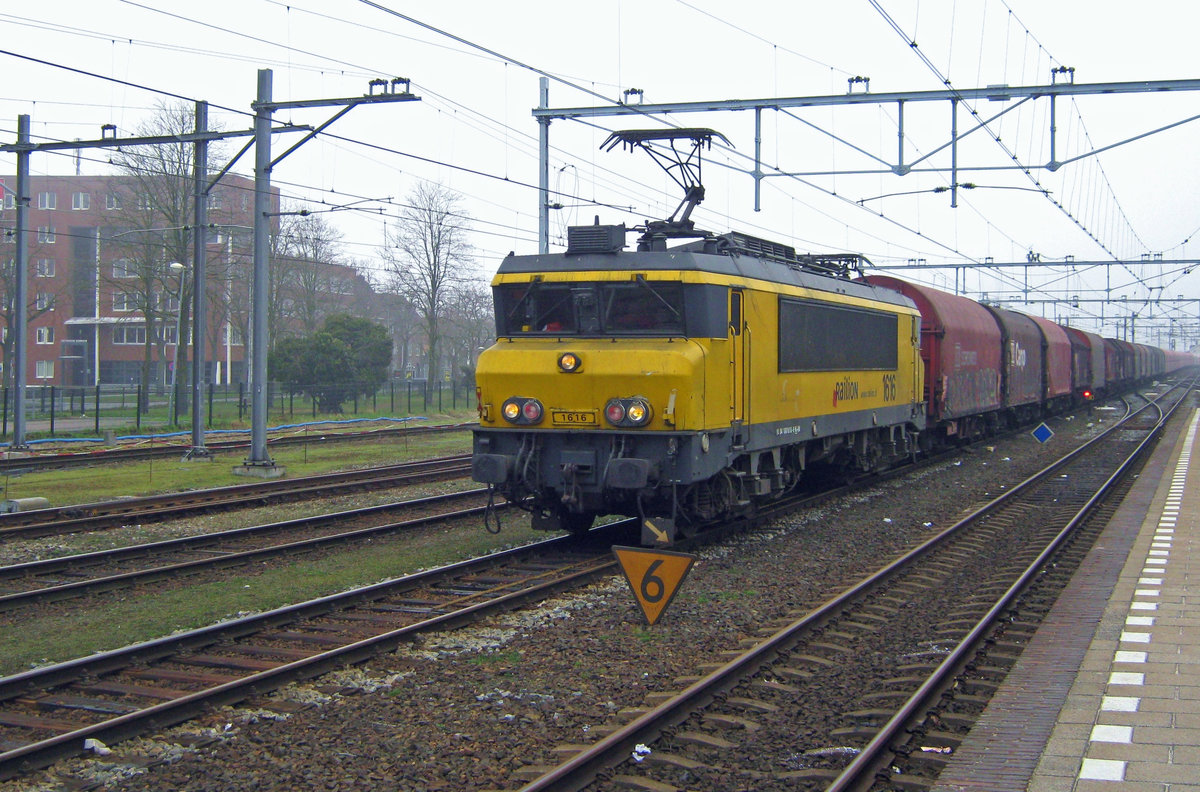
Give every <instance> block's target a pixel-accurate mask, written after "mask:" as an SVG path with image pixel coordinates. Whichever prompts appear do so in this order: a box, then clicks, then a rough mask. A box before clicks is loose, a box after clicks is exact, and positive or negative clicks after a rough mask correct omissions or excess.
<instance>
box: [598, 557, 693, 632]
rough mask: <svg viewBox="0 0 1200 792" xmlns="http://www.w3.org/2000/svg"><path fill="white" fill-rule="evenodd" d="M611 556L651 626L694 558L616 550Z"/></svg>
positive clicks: (673, 595)
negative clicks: (615, 559) (619, 567)
mask: <svg viewBox="0 0 1200 792" xmlns="http://www.w3.org/2000/svg"><path fill="white" fill-rule="evenodd" d="M613 555H615V556H616V557H617V563H619V564H620V565H621V571H622V572H624V573H625V579H626V580H627V581H629V588H630V589H632V590H633V596H634V598H635V599H637V601H638V605H640V606H642V613H643V614H645V616H646V623H647V624H651V625H653V624H654V623H655V622H656V621H658V617H659V616H661V615H662V612H663V611H664V610H666V609H667V606H668V605H670V604H671V600H673V599H674V598H675V594H676V593H677V592H678V591H679V586H680V584H682V583H683V579H684V578H685V577H687V573H688V571H689V570H690V569H691V568H692V564H694V563H696V558H697V557H696V556H694V555H692V554H690V553H676V552H672V551H670V550H646V549H644V548H641V547H618V546H614V547H613Z"/></svg>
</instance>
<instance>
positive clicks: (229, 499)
mask: <svg viewBox="0 0 1200 792" xmlns="http://www.w3.org/2000/svg"><path fill="white" fill-rule="evenodd" d="M470 470H471V457H470V455H466V454H464V455H460V456H451V457H441V458H437V459H426V460H420V461H416V462H405V463H402V464H398V465H386V466H382V467H374V468H366V469H362V470H350V471H342V472H337V473H325V474H322V475H317V476H302V477H297V478H291V479H276V480H274V481H264V482H255V483H253V484H235V485H233V486H229V487H214V488H211V489H202V490H189V491H185V492H172V493H167V494H163V495H150V496H147V497H141V498H122V499H120V500H112V501H104V502H100V503H88V504H80V505H75V506H63V507H58V508H51V509H36V510H34V511H28V512H15V513H12V514H4V515H0V542H2V541H4V540H6V539H33V538H38V537H43V536H55V535H59V534H69V533H81V532H84V531H97V530H102V529H104V528H112V527H119V526H122V525H130V524H144V523H151V522H157V521H162V520H167V519H177V518H180V517H184V516H187V515H190V514H200V513H209V512H215V511H224V510H231V509H241V508H247V507H249V506H261V505H264V504H268V503H284V502H289V501H298V500H311V499H315V498H325V497H330V496H333V495H337V494H342V493H346V492H358V491H363V490H371V489H385V488H391V487H398V486H407V485H411V484H418V483H425V482H429V481H441V480H444V479H448V478H459V477H462V476H465V475H466V474H468V473H469V472H470Z"/></svg>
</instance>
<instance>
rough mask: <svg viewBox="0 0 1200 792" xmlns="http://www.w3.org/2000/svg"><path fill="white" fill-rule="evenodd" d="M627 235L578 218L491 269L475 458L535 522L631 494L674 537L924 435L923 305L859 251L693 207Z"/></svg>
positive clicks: (614, 509)
mask: <svg viewBox="0 0 1200 792" xmlns="http://www.w3.org/2000/svg"><path fill="white" fill-rule="evenodd" d="M683 132H690V130H684V131H683ZM660 134H661V133H660ZM693 198H695V195H694V193H693ZM692 205H694V204H692ZM688 211H689V212H690V206H689V209H688ZM625 235H626V229H625V227H624V226H602V225H594V226H583V227H578V228H572V229H570V230H569V232H568V248H567V251H566V253H562V254H544V255H526V256H516V255H509V256H508V257H507V258H505V260H504V261H503V263H502V264H501V266H500V268H499V270H498V272H497V274H496V277H495V279H494V280H493V283H492V288H493V294H494V300H495V309H496V325H497V341H496V343H495V344H494V345H493V346H492V347H490V348H489V349H487V350H485V351H484V352H483V353H482V354H481V355H480V358H479V361H478V365H477V369H476V384H477V396H478V403H479V428H478V429H477V430H475V433H474V457H473V465H472V471H473V476H474V478H475V480H477V481H480V482H485V483H487V484H489V485H490V486H492V487H494V488H496V489H497V490H499V491H501V492H502V493H503V494H504V495H505V497H506V498H507V499H508V500H509V501H510V502H512V503H514V504H516V505H517V506H519V507H521V508H525V509H528V510H529V511H530V512H531V513H532V515H533V525H534V527H535V528H541V529H546V530H560V529H566V530H572V531H581V530H585V529H586V528H587V527H588V526H590V525H591V524H592V521H593V519H594V518H595V516H596V515H599V514H623V515H629V516H639V517H641V518H642V525H643V531H642V538H643V542H645V543H647V544H669V543H671V542H673V541H674V540H675V539H676V538H677V536H680V535H682V536H690V535H692V533H693V532H695V531H698V530H701V529H702V528H703V527H704V525H705V524H708V523H711V521H713V520H715V519H718V518H721V517H727V516H730V515H733V514H737V513H744V512H746V511H748V510H750V509H752V508H753V506H754V504H755V503H756V502H758V501H760V500H763V499H769V498H773V497H778V496H779V495H781V494H783V493H785V492H786V491H788V490H789V489H790V488H792V487H794V486H795V485H796V484H797V482H799V481H800V480H801V479H802V477H803V476H804V475H805V472H806V471H807V470H809V469H810V468H812V467H814V466H817V465H826V466H837V467H841V468H846V469H853V470H863V471H865V470H872V469H876V468H878V467H881V466H884V465H886V464H890V463H892V462H894V461H895V460H896V459H898V458H903V457H906V456H909V455H911V454H912V453H914V452H915V450H916V436H917V433H918V432H920V431H921V430H922V429H923V428H924V424H925V417H924V411H923V400H922V364H921V359H920V355H919V343H920V321H921V320H920V315H919V314H918V313H917V311H916V309H915V307H914V305H913V303H912V302H911V301H910V300H908V298H906V297H904V296H903V295H900V294H898V293H897V292H894V291H891V290H888V289H883V288H879V287H875V286H871V285H868V284H865V283H858V282H855V281H853V280H851V278H850V275H851V271H852V270H853V269H854V265H855V263H856V261H857V257H855V256H829V257H816V256H803V255H797V254H796V253H795V252H794V251H793V250H792V249H791V248H787V247H784V246H781V245H778V244H774V243H770V242H766V241H764V240H760V239H756V238H753V237H749V236H745V235H740V234H727V235H722V236H716V235H712V234H706V233H704V232H697V231H694V230H692V227H691V223H690V222H687V221H686V214H685V219H684V220H683V221H682V222H681V221H678V220H668V221H660V222H654V223H647V226H646V228H645V229H644V233H643V234H642V236H641V238H640V239H639V241H638V247H637V250H636V251H626V250H625V249H624V248H625V246H626V243H625ZM680 237H690V238H691V241H686V242H684V243H682V244H677V245H675V246H669V243H671V242H676V241H678V240H679V238H680Z"/></svg>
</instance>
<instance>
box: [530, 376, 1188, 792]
mask: <svg viewBox="0 0 1200 792" xmlns="http://www.w3.org/2000/svg"><path fill="white" fill-rule="evenodd" d="M1174 393H1175V394H1176V398H1177V399H1178V401H1176V402H1175V404H1178V403H1180V402H1181V401H1182V399H1183V395H1184V394H1186V393H1187V389H1186V388H1184V389H1182V393H1181V392H1180V391H1178V390H1177V391H1175V392H1174ZM1164 422H1165V419H1163V418H1162V413H1161V412H1159V411H1158V408H1157V407H1155V406H1153V405H1148V406H1147V407H1145V408H1143V409H1142V410H1141V411H1139V412H1138V413H1136V414H1134V415H1133V416H1131V417H1128V418H1127V419H1126V420H1125V421H1123V422H1121V423H1120V424H1118V425H1117V426H1115V427H1114V428H1113V429H1110V430H1109V431H1107V432H1106V433H1104V434H1103V435H1101V436H1099V437H1098V438H1096V439H1095V440H1093V441H1091V442H1090V443H1088V444H1087V445H1085V446H1083V447H1082V448H1081V449H1079V450H1077V451H1075V452H1073V453H1072V454H1070V455H1068V456H1067V457H1064V458H1063V459H1062V460H1060V461H1059V462H1056V463H1055V464H1054V465H1051V466H1050V467H1048V468H1046V469H1045V470H1043V471H1042V472H1041V473H1039V474H1037V475H1036V476H1034V477H1031V478H1030V479H1028V480H1026V481H1025V482H1023V483H1022V484H1020V485H1019V486H1017V487H1015V488H1013V490H1012V491H1011V492H1008V493H1006V494H1005V495H1003V496H1001V497H999V498H996V499H995V500H993V501H992V502H991V503H989V504H987V505H986V506H984V507H983V508H981V509H979V510H977V511H976V512H975V513H973V514H971V515H970V516H968V517H967V518H965V519H964V520H962V521H960V522H959V523H958V524H956V525H954V526H952V527H950V528H948V529H947V530H945V531H943V532H942V533H941V534H939V535H938V536H936V537H935V538H933V539H932V540H930V541H929V542H928V543H926V544H924V545H922V546H921V547H919V548H917V549H915V550H914V551H912V552H911V553H909V554H907V555H905V556H904V557H903V558H901V559H898V560H897V561H895V562H894V563H892V564H890V565H889V566H888V567H887V568H885V569H883V570H881V571H880V572H878V573H876V574H874V575H872V576H871V577H870V578H868V579H866V580H863V581H862V582H861V583H859V584H857V585H856V586H854V587H852V588H850V589H848V590H846V591H844V592H843V593H842V594H840V595H838V596H836V597H834V598H833V599H831V600H830V601H828V602H826V603H825V604H824V605H822V606H821V607H820V608H818V609H817V610H815V611H811V612H807V613H796V614H794V618H792V617H788V618H787V619H784V620H782V621H781V623H779V624H776V625H773V626H770V627H766V628H764V629H763V630H762V632H761V634H760V635H759V636H756V637H755V638H752V639H748V640H747V641H745V642H744V643H745V644H747V646H746V647H745V648H744V649H743V650H738V651H731V652H727V653H726V654H727V656H728V659H727V662H724V663H720V664H716V665H714V666H711V667H707V668H702V669H701V675H699V676H694V677H685V678H681V679H679V680H678V682H679V685H680V687H679V689H678V690H677V691H676V692H675V693H663V694H660V695H658V696H657V697H656V699H655V700H654V702H653V703H654V705H655V706H652V707H651V708H650V709H649V711H645V710H643V711H633V712H631V713H629V714H628V716H627V717H626V718H625V719H624V721H623V722H614V723H612V724H609V725H607V726H603V727H601V728H600V730H599V732H600V734H602V735H606V736H603V738H602V739H601V740H599V741H598V742H597V743H595V744H593V745H591V746H587V747H585V748H582V749H580V748H579V747H578V746H562V747H561V749H560V751H559V753H560V755H564V756H568V757H569V758H568V759H566V760H565V761H564V762H563V763H562V764H560V765H558V766H555V767H550V768H538V769H537V773H539V774H538V775H536V777H535V778H533V779H532V780H530V781H529V783H528V784H527V785H526V786H524V787H523V790H524V792H534V791H535V790H550V789H553V790H556V791H557V790H574V789H584V788H589V789H605V790H607V789H630V788H634V789H647V790H649V789H653V790H659V792H670V790H677V789H690V790H704V789H712V790H720V789H742V788H754V787H755V786H757V785H762V784H771V785H775V786H778V785H780V784H786V785H787V788H789V789H798V790H806V789H812V790H817V789H820V790H826V791H827V792H836V791H840V790H852V789H853V790H868V789H876V788H878V789H883V788H886V789H904V790H919V789H922V788H927V787H928V786H929V785H930V784H931V783H932V781H933V780H934V779H935V778H936V775H937V771H938V770H939V769H940V766H941V763H942V762H943V761H944V760H945V758H946V756H947V754H949V753H952V752H953V751H954V750H955V748H956V747H957V745H958V744H959V742H960V741H961V739H962V736H963V735H964V734H965V732H966V731H967V730H968V729H969V728H970V725H971V723H972V722H973V720H974V718H975V716H977V714H978V713H979V712H981V711H982V708H983V705H984V704H985V703H986V699H987V696H988V694H989V693H990V692H991V691H994V690H995V689H996V687H997V686H998V685H999V682H1000V680H1001V679H1002V677H1003V674H1004V672H1005V670H1006V669H1007V668H1008V667H1010V666H1011V665H1012V663H1013V662H1015V659H1016V656H1017V655H1018V654H1019V650H1020V646H1021V643H1022V641H1023V640H1025V639H1026V638H1027V637H1028V636H1030V635H1032V632H1033V630H1034V629H1036V622H1037V621H1038V619H1039V617H1040V615H1041V614H1042V613H1044V612H1045V611H1046V610H1048V608H1049V606H1050V605H1051V604H1052V603H1053V600H1054V598H1055V597H1056V596H1057V591H1058V590H1059V588H1061V587H1062V586H1064V585H1065V584H1066V581H1067V579H1068V578H1069V576H1070V571H1071V569H1073V567H1074V565H1075V564H1077V563H1078V559H1079V558H1081V557H1082V555H1083V554H1084V553H1085V552H1086V550H1087V548H1088V547H1090V544H1091V542H1092V541H1093V540H1094V537H1095V536H1096V535H1098V534H1099V532H1100V530H1101V529H1102V527H1103V524H1104V523H1105V522H1107V515H1106V514H1105V513H1103V512H1102V511H1101V510H1100V508H1099V506H1098V504H1099V503H1100V502H1101V499H1102V498H1104V497H1105V496H1111V495H1114V493H1115V494H1116V495H1119V494H1120V493H1119V492H1117V489H1118V488H1119V486H1120V485H1119V482H1121V481H1124V480H1127V477H1126V476H1125V475H1124V474H1126V473H1127V472H1128V471H1129V470H1130V469H1132V468H1133V467H1135V466H1136V464H1137V462H1138V461H1139V460H1140V459H1141V458H1142V453H1143V451H1144V450H1145V449H1146V448H1147V447H1148V446H1149V445H1151V443H1152V440H1153V439H1154V438H1155V437H1156V436H1157V434H1158V432H1159V431H1160V430H1161V427H1162V425H1163V423H1164ZM1118 500H1119V498H1118ZM968 669H969V673H968V672H967V670H968ZM593 731H596V730H595V729H593ZM798 735H804V736H807V740H805V739H798ZM805 742H809V743H810V745H809V746H808V747H807V749H800V750H798V749H797V746H798V745H801V746H803V745H804V743H805Z"/></svg>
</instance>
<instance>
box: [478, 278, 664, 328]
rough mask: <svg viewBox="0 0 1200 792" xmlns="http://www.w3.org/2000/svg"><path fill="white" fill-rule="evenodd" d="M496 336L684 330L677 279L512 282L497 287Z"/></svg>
mask: <svg viewBox="0 0 1200 792" xmlns="http://www.w3.org/2000/svg"><path fill="white" fill-rule="evenodd" d="M496 325H497V327H496V329H497V333H498V335H502V336H507V335H525V334H541V333H553V334H555V335H567V334H572V335H574V334H578V335H683V334H684V287H683V284H682V283H679V282H677V281H646V280H643V279H640V278H639V279H637V280H632V281H619V282H600V283H589V282H574V281H573V282H569V283H559V282H555V283H547V282H545V281H532V282H530V283H510V284H504V285H502V286H498V287H497V288H496Z"/></svg>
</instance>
